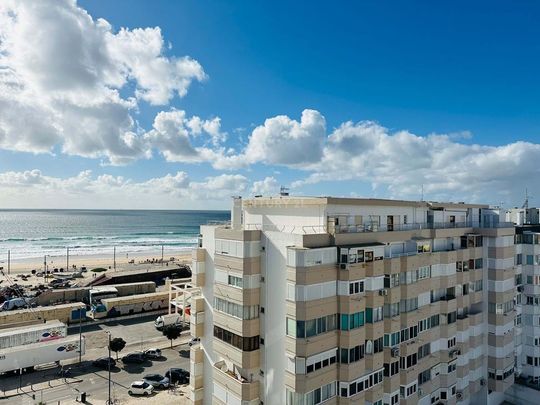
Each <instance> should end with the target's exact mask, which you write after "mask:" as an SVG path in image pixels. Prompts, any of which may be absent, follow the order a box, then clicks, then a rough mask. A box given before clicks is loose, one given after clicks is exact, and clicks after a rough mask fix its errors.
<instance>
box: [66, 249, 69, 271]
mask: <svg viewBox="0 0 540 405" xmlns="http://www.w3.org/2000/svg"><path fill="white" fill-rule="evenodd" d="M66 249H67V256H66V271H69V246H68V247H67V248H66Z"/></svg>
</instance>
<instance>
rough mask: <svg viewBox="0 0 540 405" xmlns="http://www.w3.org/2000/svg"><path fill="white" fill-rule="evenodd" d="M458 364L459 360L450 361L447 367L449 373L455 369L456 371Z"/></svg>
mask: <svg viewBox="0 0 540 405" xmlns="http://www.w3.org/2000/svg"><path fill="white" fill-rule="evenodd" d="M456 364H457V360H456V361H453V362H452V363H448V367H447V373H448V374H450V373H451V372H453V371H456Z"/></svg>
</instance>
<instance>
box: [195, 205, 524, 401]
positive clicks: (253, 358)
mask: <svg viewBox="0 0 540 405" xmlns="http://www.w3.org/2000/svg"><path fill="white" fill-rule="evenodd" d="M514 260H515V247H514V226H513V224H511V223H506V222H500V221H499V216H498V212H497V211H494V210H491V209H490V208H489V207H488V206H486V205H478V204H465V203H436V202H423V201H396V200H382V199H351V198H331V197H289V196H278V197H273V198H270V197H268V198H266V197H260V198H254V199H248V200H242V199H240V198H235V199H234V200H233V208H232V210H231V222H230V223H229V224H212V225H205V226H201V237H200V241H199V247H198V248H197V249H195V250H194V252H193V266H192V273H193V279H192V283H193V285H194V286H196V287H197V288H199V289H200V290H199V292H198V295H197V297H196V298H193V300H192V308H191V319H190V322H191V333H192V335H193V337H198V338H200V344H199V345H196V346H193V348H192V351H191V374H192V378H191V383H190V384H191V385H190V397H191V399H192V401H193V402H194V403H195V404H211V403H214V404H250V405H251V404H288V405H296V404H302V405H304V404H310V405H311V404H320V403H325V404H357V403H366V404H372V405H375V404H376V405H383V404H385V405H395V404H418V403H419V404H422V405H428V404H439V403H442V404H455V403H463V404H469V403H471V404H482V403H501V402H502V400H503V398H504V392H505V390H506V389H507V388H508V387H509V386H510V385H511V384H512V383H513V381H514V372H515V371H514V366H515V358H514V320H515V318H516V315H515V314H516V310H515V301H514V295H515V291H516V290H515V284H514V282H515V277H514V273H515V269H514Z"/></svg>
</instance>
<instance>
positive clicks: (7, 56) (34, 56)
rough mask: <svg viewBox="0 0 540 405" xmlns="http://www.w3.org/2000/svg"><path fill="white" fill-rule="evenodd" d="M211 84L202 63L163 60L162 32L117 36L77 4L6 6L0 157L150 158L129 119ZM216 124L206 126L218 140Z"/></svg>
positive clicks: (11, 1) (2, 11)
mask: <svg viewBox="0 0 540 405" xmlns="http://www.w3.org/2000/svg"><path fill="white" fill-rule="evenodd" d="M205 77H206V75H205V73H204V70H203V68H202V66H201V65H200V64H199V63H198V62H197V61H196V60H194V59H192V58H190V57H187V56H186V57H179V58H174V57H167V56H165V55H164V40H163V36H162V34H161V30H160V29H159V27H155V28H144V29H139V28H136V29H134V30H129V29H125V28H122V29H120V30H119V31H118V32H116V33H115V32H114V31H113V29H112V27H111V25H110V24H109V23H108V22H107V21H105V20H103V19H97V20H94V19H93V18H92V17H91V16H90V15H89V14H88V13H87V12H86V11H85V10H84V9H82V8H80V7H78V6H77V4H76V2H75V1H74V0H28V1H23V2H21V1H15V0H4V1H2V2H1V3H0V111H1V114H0V148H3V149H8V150H14V151H25V152H34V153H50V152H52V151H53V149H54V148H55V147H57V146H60V147H61V150H62V151H63V152H64V153H66V154H72V155H79V156H85V157H90V158H105V159H106V160H107V161H108V162H109V163H112V164H124V163H128V162H130V161H133V160H135V159H140V158H145V157H149V152H148V145H146V144H145V143H144V142H143V137H142V136H140V134H139V132H140V131H139V130H138V129H137V128H136V125H135V120H134V118H133V113H134V111H136V109H137V107H138V103H139V101H140V100H144V101H146V102H148V103H150V104H153V105H163V104H167V103H168V102H169V101H170V100H171V99H172V98H173V97H174V96H175V95H177V96H180V97H182V96H184V95H185V94H186V92H187V90H188V88H189V86H190V84H191V83H192V82H193V81H202V80H204V79H205ZM131 88H134V91H132V92H131V93H132V95H131V96H129V95H127V96H122V95H121V94H120V93H121V91H122V94H129V93H130V89H131ZM218 124H219V121H217V122H215V121H211V122H205V123H203V124H202V125H203V127H204V125H206V130H207V132H208V133H210V134H211V136H212V137H213V138H215V137H219V136H221V134H220V133H219V132H217V131H216V127H217V126H219V125H218Z"/></svg>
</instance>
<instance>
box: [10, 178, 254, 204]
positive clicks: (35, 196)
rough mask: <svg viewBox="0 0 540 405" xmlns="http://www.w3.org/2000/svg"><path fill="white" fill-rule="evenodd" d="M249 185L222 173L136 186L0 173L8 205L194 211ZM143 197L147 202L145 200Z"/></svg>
mask: <svg viewBox="0 0 540 405" xmlns="http://www.w3.org/2000/svg"><path fill="white" fill-rule="evenodd" d="M248 184H249V181H248V179H247V178H246V177H244V176H242V175H239V174H222V175H218V176H213V177H212V176H211V177H207V178H205V179H204V180H203V181H192V180H191V179H190V178H189V176H188V174H187V173H186V172H182V171H180V172H177V173H174V174H166V175H164V176H162V177H155V178H151V179H148V180H145V181H133V180H132V179H127V178H125V177H123V176H113V175H110V174H102V175H99V176H95V175H93V173H92V172H91V171H90V170H85V171H82V172H80V173H79V174H77V175H75V176H71V177H67V178H61V177H54V176H48V175H45V174H43V173H42V172H41V171H40V170H37V169H34V170H29V171H24V172H14V171H10V172H3V173H0V193H2V195H3V204H5V206H10V204H14V205H12V206H17V207H49V206H50V207H56V208H57V207H59V206H60V207H62V206H64V204H65V206H72V205H73V204H77V206H79V207H86V206H88V207H96V208H110V207H117V206H122V207H129V208H156V207H160V206H161V207H163V208H189V207H191V208H192V207H193V201H201V200H204V201H205V202H206V204H207V207H211V206H212V204H214V205H215V206H216V207H220V205H221V202H222V201H223V200H225V199H228V198H229V197H230V196H231V195H237V194H242V193H244V192H245V191H246V190H247V189H248ZM143 197H144V198H143Z"/></svg>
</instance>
